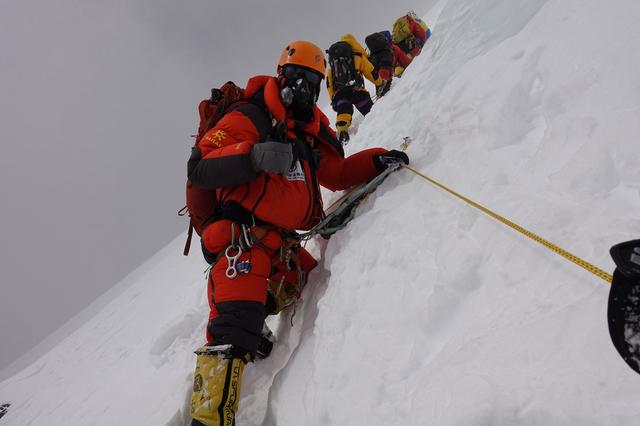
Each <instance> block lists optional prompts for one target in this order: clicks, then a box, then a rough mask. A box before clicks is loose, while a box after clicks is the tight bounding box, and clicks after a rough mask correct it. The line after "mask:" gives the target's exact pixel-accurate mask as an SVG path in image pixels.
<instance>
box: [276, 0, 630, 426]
mask: <svg viewBox="0 0 640 426" xmlns="http://www.w3.org/2000/svg"><path fill="white" fill-rule="evenodd" d="M434 12H435V13H436V14H439V16H438V17H437V20H435V22H434V21H433V20H432V19H431V17H430V16H429V15H426V16H425V20H426V22H428V23H431V24H434V25H433V27H434V28H433V37H432V39H431V40H429V42H428V43H427V46H426V49H425V51H424V52H423V53H422V55H420V56H419V57H418V58H417V59H416V61H415V62H414V63H413V64H412V65H411V67H410V68H409V69H408V70H407V72H406V74H405V75H404V76H403V78H402V79H401V80H400V81H397V82H395V85H394V87H393V89H392V91H391V92H390V94H389V96H388V97H386V98H383V99H381V100H380V102H378V103H377V104H376V105H375V107H374V108H373V110H372V112H371V114H370V115H368V116H367V117H366V118H365V119H364V120H362V121H361V122H360V123H359V128H358V133H357V135H356V136H355V137H354V138H352V141H351V142H350V145H349V149H351V150H353V151H355V150H359V149H361V148H364V147H369V146H377V145H385V146H387V147H389V148H396V147H397V146H398V145H399V142H400V140H401V138H402V137H403V136H405V135H409V136H412V137H413V138H414V142H413V144H412V145H411V147H410V148H409V150H408V152H409V154H410V156H411V159H412V165H413V166H414V167H415V168H417V169H418V170H421V171H423V172H425V173H426V174H427V175H429V176H431V177H433V178H435V179H437V180H439V181H441V182H442V183H445V184H446V185H449V186H450V187H452V188H453V189H455V190H457V191H459V192H462V193H463V194H465V195H466V196H468V197H470V198H472V199H474V200H475V201H477V202H480V203H481V204H484V205H486V206H487V207H489V208H491V209H494V210H495V211H497V212H498V213H500V214H503V215H505V216H507V217H509V218H510V219H511V220H513V221H515V222H517V223H519V224H520V225H522V226H524V227H526V228H529V229H531V230H533V231H536V232H538V233H539V234H540V235H542V236H543V237H545V238H547V239H549V240H551V241H553V242H556V243H558V244H560V245H561V246H563V247H564V248H566V249H568V250H570V251H572V252H574V253H576V254H578V255H580V256H583V257H585V258H586V259H588V260H590V261H592V262H594V263H595V264H596V265H599V266H600V267H603V268H605V269H607V270H609V271H610V270H611V269H612V268H613V265H612V262H611V261H610V259H609V258H608V253H607V251H608V248H609V247H610V246H611V245H613V244H614V243H616V242H619V241H622V240H626V239H631V238H638V237H639V236H640V221H639V220H638V215H637V214H635V213H634V212H637V211H638V209H639V208H640V168H638V166H637V165H638V164H639V160H640V144H639V143H638V142H637V139H638V135H640V122H639V120H638V117H639V116H640V103H639V101H638V99H640V96H639V95H640V74H639V73H638V71H639V70H640V69H639V67H640V57H639V56H638V55H637V53H635V52H637V50H638V48H639V44H640V31H639V30H638V28H637V25H635V23H634V21H635V20H636V17H637V16H640V6H639V5H637V4H635V3H632V2H625V3H624V5H622V4H621V3H614V4H605V3H603V2H597V1H571V0H570V1H530V0H526V1H525V0H522V1H511V0H510V1H507V0H504V1H500V0H491V1H486V0H482V1H479V0H478V1H453V0H451V1H443V2H441V3H440V4H439V6H438V8H437V10H436V11H434ZM324 268H325V269H326V270H328V271H330V278H329V280H328V282H327V283H326V284H324V283H320V289H319V290H318V291H319V292H320V293H322V296H321V297H319V298H318V304H317V314H316V315H314V316H313V317H312V318H309V319H308V320H309V322H308V323H306V324H305V325H304V326H303V328H305V332H304V333H303V334H302V337H301V340H300V341H301V343H300V346H299V347H298V348H297V350H296V351H295V352H294V354H293V356H292V358H291V361H290V362H289V364H288V365H287V367H286V368H285V369H283V370H282V372H280V373H279V374H278V376H277V378H276V380H275V382H274V385H273V387H272V389H271V396H270V401H269V407H270V411H269V415H268V418H267V419H268V421H267V424H277V425H279V426H280V425H296V424H354V425H356V424H357V425H368V424H408V425H418V424H439V425H458V424H460V425H463V424H464V425H475V424H487V425H500V424H519V425H520V424H536V425H543V424H567V425H569V424H598V425H602V424H615V425H621V424H629V425H631V424H636V423H637V415H638V413H640V405H639V404H638V402H637V401H638V398H639V397H640V377H637V375H635V374H634V373H633V372H632V371H631V370H630V369H628V368H627V367H626V366H625V365H624V363H623V362H622V360H621V359H619V358H618V357H617V354H616V353H615V350H614V349H613V347H612V346H611V345H610V342H609V336H608V333H607V328H606V320H605V315H606V298H607V292H608V284H606V283H605V282H604V281H601V280H600V279H599V278H597V277H595V276H594V275H591V274H589V273H588V272H586V271H584V270H582V269H579V268H578V267H576V266H575V265H573V264H571V263H569V262H567V261H565V260H563V259H562V258H560V257H558V256H557V255H555V254H553V253H552V252H550V251H548V250H546V249H544V248H543V247H541V246H539V245H538V244H537V243H535V242H533V241H531V240H529V239H527V238H525V237H523V236H521V235H520V234H518V233H516V232H515V231H513V230H511V229H509V228H507V227H505V226H504V225H502V224H500V223H498V222H496V221H495V220H493V219H491V218H489V217H488V216H485V215H483V214H482V213H480V212H478V211H477V210H475V209H473V208H472V207H470V206H468V205H466V204H464V203H463V202H461V201H459V200H457V199H454V198H452V197H451V196H450V195H448V194H447V193H445V192H443V191H441V190H439V189H437V188H435V187H433V186H431V185H430V184H428V183H426V182H424V181H422V180H420V179H419V178H417V176H415V175H413V174H411V173H408V172H402V173H398V174H396V175H395V176H393V177H392V178H391V179H389V180H388V181H387V182H386V183H385V185H384V186H383V187H382V188H380V189H379V190H378V192H377V193H376V195H375V197H372V198H371V199H370V200H368V203H367V205H366V206H365V207H364V208H363V209H362V210H361V214H360V217H359V218H358V220H357V221H355V222H354V223H352V224H351V226H350V227H349V228H348V229H347V230H345V232H342V233H341V234H339V235H336V236H335V237H334V238H332V240H331V241H330V243H329V244H328V246H327V249H326V251H325V253H324Z"/></svg>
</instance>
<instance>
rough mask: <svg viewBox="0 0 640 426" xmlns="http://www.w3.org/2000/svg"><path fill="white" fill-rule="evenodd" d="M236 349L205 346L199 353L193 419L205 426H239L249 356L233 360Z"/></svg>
mask: <svg viewBox="0 0 640 426" xmlns="http://www.w3.org/2000/svg"><path fill="white" fill-rule="evenodd" d="M232 350H233V347H232V346H231V345H219V346H203V347H202V348H200V349H198V350H197V351H196V355H198V358H197V361H196V371H195V374H194V377H193V394H192V395H191V417H192V418H193V419H194V420H197V421H198V422H200V423H201V424H204V425H207V426H213V425H215V426H233V425H234V424H235V415H236V412H237V411H238V402H239V400H240V385H241V381H242V373H243V371H244V366H245V364H246V363H247V362H248V361H249V357H248V355H247V356H245V357H243V358H238V357H233V356H232V355H231V352H232ZM194 424H197V423H195V422H194Z"/></svg>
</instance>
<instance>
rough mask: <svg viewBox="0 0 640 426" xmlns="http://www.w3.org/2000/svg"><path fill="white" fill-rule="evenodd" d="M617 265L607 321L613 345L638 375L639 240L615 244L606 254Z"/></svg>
mask: <svg viewBox="0 0 640 426" xmlns="http://www.w3.org/2000/svg"><path fill="white" fill-rule="evenodd" d="M609 253H611V257H612V258H613V261H614V262H615V264H616V270H615V272H614V273H613V281H612V283H611V290H610V291H609V305H608V309H607V319H608V322H609V334H610V335H611V340H612V341H613V345H614V346H615V347H616V349H617V351H618V353H619V354H620V356H622V359H624V360H625V362H626V363H627V365H629V367H631V368H632V369H633V371H635V372H636V373H638V374H640V240H633V241H627V242H626V243H620V244H616V245H615V246H613V247H611V250H610V251H609Z"/></svg>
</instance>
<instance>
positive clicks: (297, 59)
mask: <svg viewBox="0 0 640 426" xmlns="http://www.w3.org/2000/svg"><path fill="white" fill-rule="evenodd" d="M284 65H299V66H303V67H306V68H309V69H311V70H313V71H316V72H318V73H320V75H321V76H322V78H324V76H325V74H324V73H325V70H326V68H327V61H326V60H325V58H324V52H323V51H322V49H320V48H319V47H318V46H316V45H315V44H313V43H311V42H309V41H304V40H298V41H294V42H292V43H289V44H288V45H287V47H285V48H284V50H283V51H282V54H281V55H280V60H279V61H278V73H280V70H281V69H282V67H283V66H284Z"/></svg>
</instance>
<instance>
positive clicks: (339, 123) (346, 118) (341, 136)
mask: <svg viewBox="0 0 640 426" xmlns="http://www.w3.org/2000/svg"><path fill="white" fill-rule="evenodd" d="M350 126H351V114H345V113H343V114H338V116H337V117H336V132H337V133H338V140H339V141H340V142H342V143H346V142H349V127H350Z"/></svg>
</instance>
